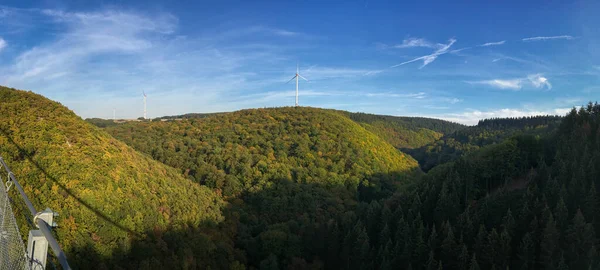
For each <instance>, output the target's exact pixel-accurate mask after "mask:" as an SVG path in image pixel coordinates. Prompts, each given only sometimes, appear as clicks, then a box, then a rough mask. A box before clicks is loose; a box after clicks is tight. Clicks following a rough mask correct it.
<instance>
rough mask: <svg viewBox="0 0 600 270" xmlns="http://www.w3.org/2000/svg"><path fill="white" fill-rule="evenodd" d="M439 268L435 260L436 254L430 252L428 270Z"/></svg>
mask: <svg viewBox="0 0 600 270" xmlns="http://www.w3.org/2000/svg"><path fill="white" fill-rule="evenodd" d="M437 267H438V262H437V261H436V260H435V254H434V252H433V250H432V251H429V259H427V265H426V268H427V270H435V269H437Z"/></svg>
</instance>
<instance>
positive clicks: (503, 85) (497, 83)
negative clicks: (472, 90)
mask: <svg viewBox="0 0 600 270" xmlns="http://www.w3.org/2000/svg"><path fill="white" fill-rule="evenodd" d="M469 83H472V84H486V85H489V86H492V87H495V88H500V89H512V90H519V89H521V87H522V79H512V80H501V79H494V80H482V81H474V82H469Z"/></svg>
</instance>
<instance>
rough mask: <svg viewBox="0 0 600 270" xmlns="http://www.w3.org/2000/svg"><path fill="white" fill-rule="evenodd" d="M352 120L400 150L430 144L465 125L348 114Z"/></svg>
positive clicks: (439, 121)
mask: <svg viewBox="0 0 600 270" xmlns="http://www.w3.org/2000/svg"><path fill="white" fill-rule="evenodd" d="M346 114H347V115H348V117H350V119H352V120H354V121H356V122H358V123H360V124H361V125H363V126H364V127H365V128H366V129H367V130H369V131H371V132H373V133H375V134H377V135H378V136H379V137H381V138H383V139H385V140H386V141H387V142H389V143H390V144H392V145H393V146H394V147H396V148H398V149H413V148H419V147H422V146H424V145H427V144H430V143H433V142H435V141H436V140H438V139H439V138H441V137H442V136H443V135H444V134H449V133H452V132H454V131H457V130H460V129H463V128H465V126H464V125H461V124H457V123H452V122H448V121H444V120H439V119H432V118H423V117H398V116H388V115H375V114H367V113H346Z"/></svg>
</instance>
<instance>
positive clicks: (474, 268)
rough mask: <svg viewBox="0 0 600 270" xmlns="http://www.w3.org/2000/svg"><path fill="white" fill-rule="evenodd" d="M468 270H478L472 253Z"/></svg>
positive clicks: (475, 258)
mask: <svg viewBox="0 0 600 270" xmlns="http://www.w3.org/2000/svg"><path fill="white" fill-rule="evenodd" d="M469 270H480V268H479V264H478V263H477V256H476V255H475V253H473V257H472V258H471V264H470V267H469Z"/></svg>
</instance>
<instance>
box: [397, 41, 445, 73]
mask: <svg viewBox="0 0 600 270" xmlns="http://www.w3.org/2000/svg"><path fill="white" fill-rule="evenodd" d="M455 42H456V39H453V38H452V39H450V40H449V41H448V44H440V45H441V47H439V49H437V50H436V51H435V52H433V53H432V54H429V55H425V56H421V57H417V58H415V59H412V60H409V61H406V62H403V63H400V64H397V65H393V66H391V67H390V68H395V67H399V66H402V65H406V64H408V63H412V62H415V61H419V60H423V65H421V67H419V68H423V67H425V66H426V65H428V64H430V63H431V62H433V61H435V59H437V58H438V56H440V55H442V54H446V53H448V49H450V47H452V45H453V44H454V43H455Z"/></svg>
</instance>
